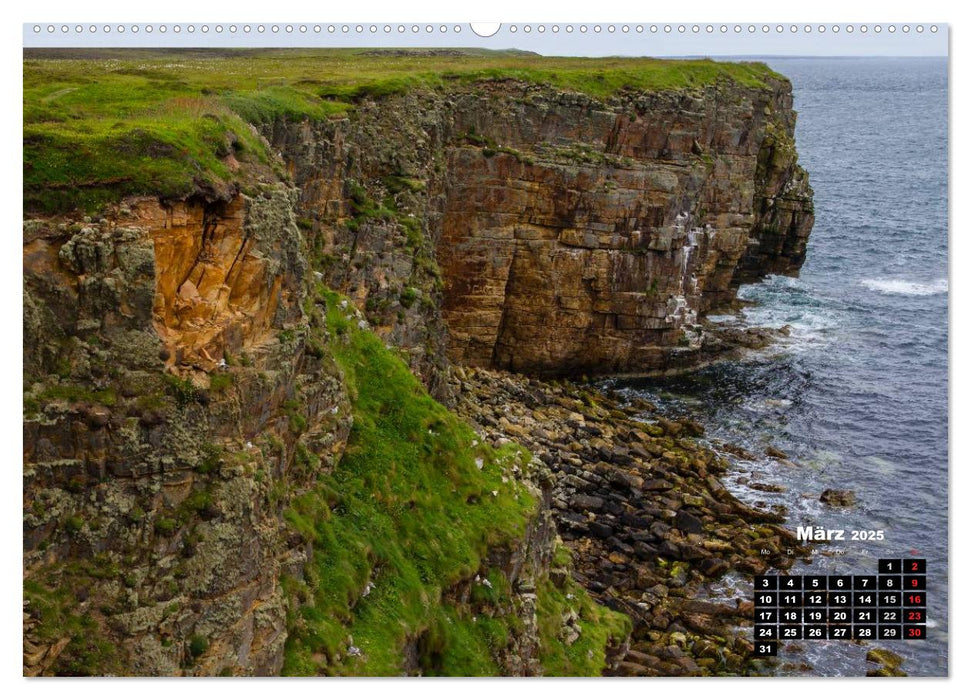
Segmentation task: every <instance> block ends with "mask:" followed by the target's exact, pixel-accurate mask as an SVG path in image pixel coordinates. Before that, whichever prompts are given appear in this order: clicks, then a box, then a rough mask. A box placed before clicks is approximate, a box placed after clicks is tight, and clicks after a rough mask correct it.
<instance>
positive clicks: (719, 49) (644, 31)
mask: <svg viewBox="0 0 971 700" xmlns="http://www.w3.org/2000/svg"><path fill="white" fill-rule="evenodd" d="M92 26H93V27H94V28H95V31H94V32H92V31H91V28H92ZM106 26H108V29H109V31H107V32H106V31H105V27H106ZM163 26H164V27H165V32H164V33H163V32H162V31H161V28H162V27H163ZM554 26H555V27H556V28H557V29H558V31H554ZM149 27H151V30H149ZM176 27H178V31H176V29H175V28H176ZM190 27H191V30H190ZM245 27H249V32H246V31H244V28H245ZM260 27H262V28H263V31H262V32H260V31H259V28H260ZM274 27H275V28H276V31H274ZM288 27H289V28H290V31H289V32H288V31H287V28H288ZM527 27H528V28H529V29H528V31H527ZM541 27H542V30H541V29H540V28H541ZM624 27H626V28H627V31H626V32H625V31H624ZM709 27H710V29H711V31H710V32H709V31H708V30H709ZM723 27H724V30H723ZM864 27H866V31H864V30H863V28H864ZM891 27H892V30H891ZM904 27H906V28H907V31H905V30H904ZM918 27H919V28H920V29H921V30H922V31H918ZM78 28H80V29H81V31H80V32H79V31H77V29H78ZM134 28H137V30H138V31H133V29H134ZM372 28H373V30H372ZM611 28H612V29H613V31H610V30H611ZM878 28H879V29H878ZM119 29H121V31H119ZM301 29H302V30H303V31H301ZM598 29H599V31H598ZM36 30H39V31H36ZM51 30H53V31H51ZM456 30H457V31H456ZM807 30H808V31H807ZM935 30H936V31H935ZM948 34H949V31H948V25H946V24H928V23H924V24H919V25H918V24H915V23H908V24H900V23H898V24H887V23H883V24H859V23H857V24H852V25H850V24H845V23H841V24H825V25H821V24H818V23H817V24H812V25H806V24H799V25H794V24H789V23H787V24H777V23H772V24H764V23H757V24H750V23H743V24H735V23H732V24H724V25H723V24H694V23H685V24H663V23H658V24H634V23H629V24H623V23H615V24H610V23H600V24H597V23H589V22H588V23H573V24H565V23H560V24H558V25H553V24H538V23H533V24H504V25H501V26H500V28H499V30H498V31H497V32H496V33H495V34H493V35H492V36H489V37H481V36H478V35H477V34H476V33H475V32H474V31H473V30H472V28H471V25H469V24H448V25H442V24H434V25H429V24H420V25H418V24H405V25H401V24H387V25H386V24H370V23H360V24H355V23H347V24H327V23H321V24H312V23H305V24H301V23H297V22H294V23H291V24H287V23H279V22H277V23H273V22H267V23H263V24H260V23H249V24H244V23H238V24H233V23H214V22H210V23H204V22H197V23H193V24H188V23H182V24H179V25H176V24H173V23H166V24H164V25H162V24H151V25H149V24H147V23H142V24H138V25H133V24H130V23H126V24H117V23H113V24H111V25H105V24H103V23H102V24H97V25H91V24H84V25H77V24H73V23H72V24H68V25H64V24H54V25H51V24H31V23H28V24H24V25H23V40H24V47H56V46H60V47H70V48H77V47H109V46H110V47H126V46H127V47H168V48H175V47H191V46H195V47H244V46H246V47H318V48H324V47H331V48H335V47H375V46H396V47H406V46H411V47H459V46H462V47H477V48H489V49H509V48H516V49H522V50H527V51H535V52H537V53H540V54H544V55H561V56H619V55H626V56H946V55H947V54H948V44H949V39H948Z"/></svg>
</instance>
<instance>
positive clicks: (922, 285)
mask: <svg viewBox="0 0 971 700" xmlns="http://www.w3.org/2000/svg"><path fill="white" fill-rule="evenodd" d="M860 284H862V285H863V286H864V287H866V288H867V289H872V290H873V291H875V292H880V293H881V294H899V295H901V296H908V297H926V296H930V295H932V294H946V293H947V279H944V278H942V279H938V280H934V281H933V282H911V281H909V280H895V279H882V280H881V279H867V280H860Z"/></svg>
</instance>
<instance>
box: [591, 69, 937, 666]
mask: <svg viewBox="0 0 971 700" xmlns="http://www.w3.org/2000/svg"><path fill="white" fill-rule="evenodd" d="M767 62H768V63H769V64H770V65H771V66H772V68H774V69H775V70H777V71H779V72H781V73H783V74H785V75H787V76H788V77H789V78H790V79H791V80H792V83H793V90H794V101H795V108H796V110H797V111H798V113H799V117H798V124H797V129H796V143H797V147H798V150H799V157H800V162H801V163H802V165H803V166H804V167H805V168H806V169H807V170H808V171H809V174H810V181H811V183H812V186H813V188H814V190H815V204H816V225H815V228H814V230H813V234H812V237H811V238H810V242H809V250H808V256H807V259H806V263H805V265H804V267H803V268H802V272H801V274H800V276H799V277H798V278H788V277H771V278H769V279H767V280H765V281H764V282H761V283H758V284H754V285H748V286H746V287H743V289H742V290H741V292H740V295H741V296H742V297H743V298H745V299H748V300H751V301H753V302H755V303H756V304H757V305H756V306H754V307H752V308H748V309H746V310H745V311H744V312H743V313H742V314H741V315H740V316H739V317H731V318H725V317H722V318H720V319H716V320H719V321H721V322H726V323H740V322H741V323H745V324H751V325H768V326H775V327H779V326H782V325H789V326H790V327H791V329H792V331H791V335H790V336H789V337H788V338H786V339H785V340H784V341H782V342H780V343H778V344H776V345H775V346H773V347H772V348H769V349H768V350H765V351H761V352H759V353H757V354H755V355H753V356H751V357H749V358H746V359H745V360H744V361H737V362H723V363H720V364H716V365H713V366H710V367H708V368H706V369H704V370H700V371H697V372H694V373H692V374H689V375H686V376H683V377H679V378H675V379H667V380H660V381H659V380H611V381H609V382H608V383H609V384H611V385H612V386H613V387H614V388H617V389H620V390H622V391H625V392H632V393H637V394H639V395H642V396H644V397H645V398H647V399H649V400H652V401H654V402H656V403H657V404H659V405H661V406H664V407H665V408H666V409H667V410H669V411H671V412H673V413H683V414H689V415H692V416H694V417H695V418H698V419H699V420H701V421H702V422H703V423H704V424H705V425H706V427H707V430H708V438H709V439H711V440H713V441H715V440H719V439H720V440H728V441H731V442H733V443H736V444H740V445H742V446H745V447H746V448H748V449H749V450H751V451H752V452H753V453H755V454H757V455H760V456H759V457H758V458H757V459H754V460H750V461H749V460H741V459H735V458H733V464H734V470H733V473H732V475H731V476H730V477H729V478H728V479H727V482H728V484H729V486H730V488H732V489H733V490H734V492H735V493H736V494H737V495H739V496H740V497H741V498H742V499H743V500H745V501H747V502H749V503H757V504H759V505H762V506H764V507H769V508H772V507H777V508H778V507H784V508H785V509H786V510H787V513H788V522H789V525H790V526H791V527H793V528H795V527H796V526H799V525H819V526H822V527H824V528H828V529H844V530H847V531H850V530H882V531H883V533H884V535H883V536H884V539H882V540H876V541H867V542H853V541H846V542H841V543H835V544H834V545H831V546H822V547H819V548H818V549H817V552H816V555H815V556H814V558H813V561H812V562H811V563H808V564H804V563H800V564H799V566H798V567H797V568H796V569H794V571H798V572H803V573H820V572H826V573H869V572H871V571H874V572H875V571H876V566H877V559H878V558H881V557H910V556H914V555H916V556H919V557H922V558H926V559H927V560H928V574H927V575H928V603H929V606H928V638H927V639H926V640H925V641H919V642H913V641H912V642H896V643H891V642H885V641H878V642H874V643H872V646H878V647H883V648H890V649H892V650H894V651H896V652H897V653H899V654H901V655H902V656H904V658H905V663H904V666H903V669H904V670H905V671H906V672H907V673H908V674H910V675H915V676H916V675H929V676H934V675H946V674H947V671H948V665H947V650H948V645H947V639H948V605H947V596H948V587H947V579H948V440H947V427H948V412H947V407H948V404H947V394H948V383H947V378H948V377H947V367H948V355H947V341H948V249H947V157H948V156H947V105H948V99H947V89H948V85H947V62H946V60H945V59H940V58H919V59H912V58H906V59H904V58H866V59H855V58H854V59H848V58H843V59H768V60H767ZM770 444H771V445H773V446H775V447H777V448H779V449H781V450H783V451H784V452H786V453H787V454H788V455H789V456H790V458H791V461H792V462H793V463H795V465H794V466H792V465H789V466H787V465H785V464H783V463H780V462H779V461H776V460H773V459H770V458H767V457H763V456H761V455H764V454H765V448H766V447H767V446H768V445H770ZM753 484H754V485H755V486H756V488H752V485H753ZM761 484H770V485H780V486H783V487H785V488H786V491H785V492H784V493H779V494H776V493H769V492H766V491H765V490H759V488H758V487H759V486H760V485H761ZM825 488H839V489H852V490H853V491H855V492H856V495H857V498H858V500H859V503H858V505H857V506H856V507H853V508H850V509H834V508H830V507H827V506H824V505H823V504H821V503H820V502H819V495H820V493H821V492H822V490H823V489H825ZM847 534H849V533H847ZM840 550H842V551H840ZM734 584H735V585H736V586H737V592H738V594H739V595H745V596H747V595H749V593H748V592H747V589H746V586H747V582H746V581H744V580H742V579H737V580H735V581H734ZM731 592H732V591H728V593H731ZM722 593H724V591H722ZM867 648H869V647H868V646H866V645H858V644H853V643H849V642H823V643H819V642H800V643H798V644H796V645H795V647H794V648H793V649H791V650H786V649H784V650H783V651H782V652H781V653H780V657H779V660H780V661H781V662H782V663H783V665H782V666H780V673H793V674H796V673H808V674H809V675H862V674H863V673H865V670H866V663H865V660H864V657H865V653H866V650H867ZM787 662H788V664H787ZM800 663H808V664H810V665H811V666H812V667H813V668H812V670H811V671H800V670H796V669H795V668H793V666H797V665H798V664H800Z"/></svg>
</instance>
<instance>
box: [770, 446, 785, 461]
mask: <svg viewBox="0 0 971 700" xmlns="http://www.w3.org/2000/svg"><path fill="white" fill-rule="evenodd" d="M765 454H766V455H767V456H769V457H775V458H776V459H789V455H787V454H786V453H785V452H783V451H782V450H780V449H779V448H778V447H773V446H772V445H769V446H768V447H766V448H765Z"/></svg>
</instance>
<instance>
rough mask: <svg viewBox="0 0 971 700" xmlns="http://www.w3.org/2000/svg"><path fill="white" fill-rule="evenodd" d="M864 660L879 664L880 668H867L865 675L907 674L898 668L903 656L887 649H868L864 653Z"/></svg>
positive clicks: (898, 675)
mask: <svg viewBox="0 0 971 700" xmlns="http://www.w3.org/2000/svg"><path fill="white" fill-rule="evenodd" d="M866 660H867V661H868V662H869V663H872V664H879V666H880V668H871V669H867V672H866V675H867V676H871V677H873V676H885V677H900V676H906V675H907V674H906V673H905V672H904V671H902V670H901V669H900V666H901V664H903V662H904V660H903V658H902V657H901V656H900V655H899V654H895V653H893V652H892V651H890V650H889V649H870V650H869V651H868V652H867V653H866Z"/></svg>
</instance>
